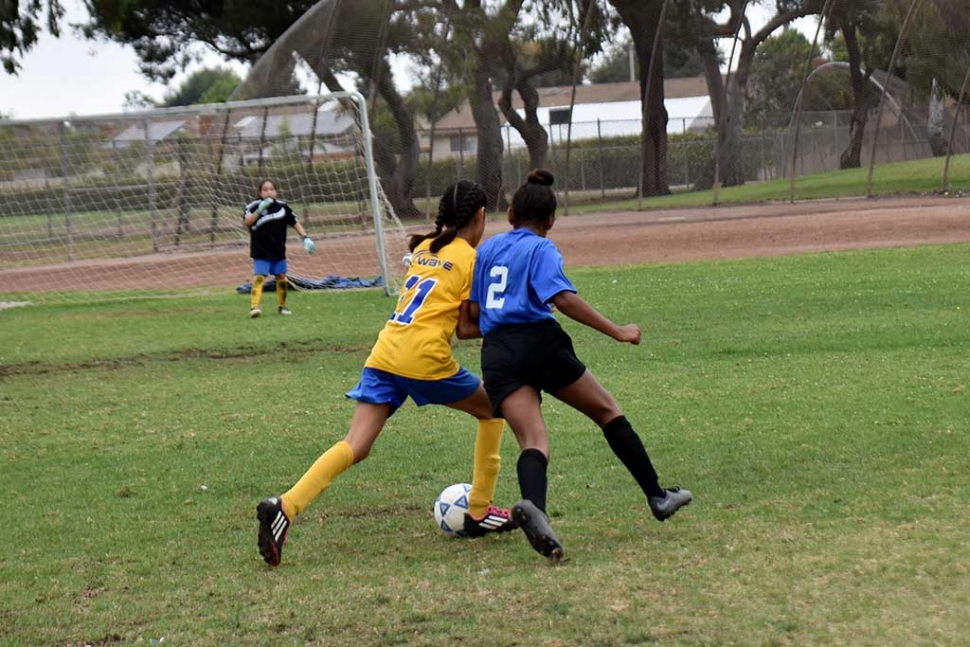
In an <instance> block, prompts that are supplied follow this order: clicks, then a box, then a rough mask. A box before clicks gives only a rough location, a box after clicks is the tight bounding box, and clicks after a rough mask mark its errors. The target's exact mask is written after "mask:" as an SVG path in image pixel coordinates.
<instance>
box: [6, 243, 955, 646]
mask: <svg viewBox="0 0 970 647" xmlns="http://www.w3.org/2000/svg"><path fill="white" fill-rule="evenodd" d="M968 253H970V246H968V245H952V246H926V247H917V248H900V249H888V250H875V251H859V252H852V253H839V254H835V253H832V254H816V255H806V256H787V257H778V258H773V259H761V260H740V261H722V262H713V263H691V264H679V265H652V266H641V267H624V268H601V269H588V270H578V269H577V270H574V271H572V272H571V276H572V278H573V279H574V280H575V282H576V283H577V285H578V287H579V289H580V291H581V293H582V294H583V295H585V296H586V297H587V298H588V299H589V300H590V301H591V302H593V303H594V304H597V305H598V306H600V308H601V309H602V310H603V311H604V313H606V314H607V315H609V316H610V317H612V318H614V319H616V320H618V321H621V322H628V321H635V322H638V323H639V324H640V325H641V326H642V327H643V330H644V343H643V344H642V345H641V346H638V347H632V346H628V345H619V344H616V343H615V342H611V341H610V340H608V339H606V338H605V337H603V336H602V335H598V334H597V333H595V332H592V331H590V330H588V329H585V328H582V327H580V326H578V325H575V324H573V323H571V322H568V321H567V322H565V324H564V325H566V326H567V328H568V330H569V331H570V332H571V333H572V334H573V337H574V340H575V342H576V346H577V349H578V352H579V354H580V356H581V357H582V358H583V359H585V360H586V362H587V363H588V364H589V366H590V368H591V370H593V372H594V373H595V374H596V375H597V376H598V378H599V379H600V380H601V381H602V382H603V383H604V384H605V385H606V387H607V388H608V389H610V390H611V391H612V392H613V393H614V394H615V396H616V398H617V400H618V401H619V403H620V404H621V406H622V407H623V409H624V412H625V414H626V415H627V416H628V418H630V420H631V421H632V422H633V424H634V426H635V427H636V428H637V429H638V431H639V432H640V433H641V435H642V436H643V437H644V439H645V441H646V443H647V446H648V448H649V449H650V452H651V455H652V457H653V459H654V461H655V463H656V465H657V468H658V470H659V472H660V474H661V477H662V478H663V480H664V482H666V483H667V484H680V485H683V486H685V487H689V488H690V489H692V490H693V491H694V493H695V496H696V500H695V503H694V504H692V505H691V506H689V507H688V508H686V509H684V510H683V511H682V512H681V513H679V514H678V515H677V516H676V517H675V518H674V519H672V520H670V521H668V522H667V523H664V524H659V523H657V522H656V521H654V520H653V519H652V518H650V516H649V514H648V513H647V511H646V506H645V504H644V500H643V497H642V495H641V494H640V493H639V491H638V490H637V488H636V487H635V485H634V484H633V482H632V479H630V477H629V475H628V474H627V473H626V472H625V470H624V469H623V468H622V467H621V466H620V465H619V464H618V462H617V461H616V459H615V458H614V457H613V456H612V454H611V453H610V452H609V449H608V447H607V444H606V443H605V442H604V441H603V439H602V437H601V435H600V433H599V432H598V431H597V430H596V429H595V428H594V427H593V425H592V424H591V423H589V422H588V421H586V420H585V419H583V418H581V417H580V416H579V415H577V414H576V413H575V412H573V411H571V410H568V409H567V408H566V407H564V406H562V405H561V404H559V403H558V402H555V401H554V400H553V399H552V398H547V399H546V403H545V414H546V420H547V422H548V424H549V426H550V429H551V433H552V443H553V457H552V463H551V465H550V471H549V476H550V493H549V495H550V512H551V514H552V517H553V523H554V525H555V527H556V528H557V530H558V531H559V533H560V538H561V539H562V541H563V543H564V545H565V548H566V551H567V555H568V557H569V560H568V561H567V562H566V563H564V564H562V565H561V566H559V567H550V566H548V565H547V564H545V563H544V561H543V560H542V559H541V558H539V557H538V556H537V555H536V554H535V553H534V552H533V551H532V550H531V548H530V547H529V546H528V544H527V542H526V541H525V540H524V538H523V537H522V536H521V534H519V533H513V534H512V535H508V536H503V537H497V538H486V539H485V540H476V541H462V540H449V539H447V538H446V537H444V536H443V535H442V534H441V533H440V532H438V531H437V529H436V528H435V527H434V524H433V521H432V518H431V511H430V506H431V502H432V501H433V499H434V497H435V495H436V494H437V493H438V491H440V490H441V489H442V488H443V487H444V486H446V485H448V484H449V483H453V482H457V481H466V480H468V479H469V478H470V468H471V465H470V460H471V452H472V441H473V437H474V434H473V431H474V424H473V423H472V422H471V421H470V420H469V419H466V418H465V417H462V416H461V415H460V414H456V413H454V412H451V411H449V410H446V409H443V408H425V409H421V410H419V409H417V408H416V407H414V406H413V405H411V404H409V405H406V406H405V407H404V408H403V409H402V410H401V411H400V413H398V414H397V415H395V417H394V418H393V419H392V420H391V422H390V424H389V425H388V428H387V430H386V431H385V433H384V435H383V436H382V437H381V438H380V440H379V441H378V443H377V445H376V447H375V451H374V453H373V454H372V456H371V457H370V458H369V459H368V460H367V461H365V462H364V463H362V464H361V465H358V466H356V467H355V468H353V469H351V470H350V471H349V472H347V473H346V474H344V475H343V476H341V477H340V478H339V479H338V480H337V481H336V483H335V484H334V486H333V487H332V488H331V489H330V490H329V491H328V492H326V493H325V494H324V495H323V496H322V497H321V498H320V499H318V500H317V501H315V502H314V504H313V505H312V506H311V507H310V508H309V509H308V510H307V511H306V512H305V513H304V515H302V516H301V517H300V519H299V520H298V521H297V523H296V525H295V526H294V529H293V530H292V532H291V534H290V543H289V545H288V546H287V549H286V551H285V553H284V562H283V565H282V566H281V567H280V568H279V569H276V570H268V569H267V568H266V567H265V566H264V564H263V563H262V561H261V559H260V558H259V556H258V554H257V552H256V547H255V531H256V525H255V519H254V506H255V504H256V502H257V501H258V500H259V499H260V498H262V497H264V496H267V495H269V494H274V493H278V492H280V491H282V490H284V489H285V488H287V487H289V485H291V484H292V483H293V482H294V481H295V480H296V479H297V478H298V477H299V476H300V475H301V474H302V473H303V471H304V470H305V469H306V468H307V467H308V466H309V465H310V463H311V462H312V461H313V460H314V459H315V458H316V457H317V455H318V454H319V453H320V452H321V451H322V450H324V449H326V448H327V447H328V446H329V445H330V444H332V443H333V442H335V441H336V440H338V439H340V438H341V437H342V436H343V435H344V433H345V432H346V427H347V423H348V421H349V417H350V413H351V410H352V405H351V404H350V403H348V402H347V401H346V400H345V399H344V398H343V392H344V391H345V390H346V389H348V388H349V387H351V386H352V385H353V384H354V382H355V380H356V378H357V376H358V374H359V370H360V365H361V363H362V362H363V360H364V358H365V357H366V354H367V352H368V350H369V348H370V345H371V343H372V342H373V338H374V336H375V335H376V333H377V331H378V330H379V328H380V326H381V325H382V323H383V321H384V319H385V318H386V316H387V313H388V312H389V309H390V307H391V305H392V302H391V300H390V299H387V298H386V297H383V296H381V295H380V294H379V293H378V292H376V291H361V292H354V293H335V294H306V293H302V294H296V295H294V298H293V304H292V305H293V308H294V310H295V312H296V314H295V315H294V316H293V317H289V318H283V317H263V318H260V319H257V320H249V319H248V318H247V317H246V310H247V306H248V303H247V301H246V297H244V296H240V295H220V294H208V295H206V296H204V297H200V296H199V295H195V296H193V298H182V299H175V298H155V299H152V298H146V299H140V300H138V301H133V302H131V303H124V302H117V301H112V302H109V303H85V304H75V305H68V304H51V305H40V306H31V307H26V308H16V309H11V310H5V311H0V326H2V329H3V331H4V333H3V335H0V407H2V411H3V416H2V418H0V488H2V491H3V493H4V496H3V498H2V502H0V515H2V517H3V519H4V524H3V539H4V546H5V549H6V550H4V551H3V553H2V555H0V644H2V645H83V644H99V645H101V644H115V643H138V642H143V643H145V644H149V642H150V641H152V640H155V641H158V640H160V639H161V638H163V637H164V639H165V641H164V643H163V644H172V645H269V644H283V645H304V644H319V645H328V646H329V645H338V646H339V645H347V646H357V645H375V646H376V645H394V644H407V645H428V646H445V645H448V646H451V645H459V644H460V645H508V646H511V645H522V646H524V645H550V646H551V645H584V646H600V645H602V646H613V645H676V646H685V647H686V646H696V645H711V646H715V645H732V644H733V645H880V646H886V645H900V646H902V645H906V646H909V645H924V644H934V645H961V644H965V641H966V636H968V635H970V616H968V614H967V613H966V609H967V608H968V607H970V560H968V552H967V543H966V542H967V537H968V533H970V521H968V519H970V514H968V513H970V472H968V470H967V469H966V457H967V456H968V455H970V416H968V412H970V402H968V399H967V398H968V397H970V392H968V391H967V387H968V379H970V378H968V373H967V367H968V366H970V336H968V334H967V331H968V330H970V296H968V295H970V289H968V288H970V265H968V264H967V262H966V261H967V257H968ZM478 348H479V345H478V343H477V342H463V343H461V344H460V345H459V346H458V351H457V352H458V353H459V356H460V358H461V360H462V362H463V363H464V364H465V365H466V366H468V367H470V368H472V369H473V370H476V371H477V370H478V355H477V353H478ZM516 456H517V451H516V448H515V443H514V440H513V439H512V437H511V434H506V438H505V440H504V445H503V457H504V466H503V470H502V474H501V476H500V481H499V487H498V493H497V499H498V500H497V502H498V503H500V504H506V505H507V504H509V503H511V502H512V501H513V500H514V499H515V498H516V496H517V485H516V481H515V460H516ZM203 486H204V487H203Z"/></svg>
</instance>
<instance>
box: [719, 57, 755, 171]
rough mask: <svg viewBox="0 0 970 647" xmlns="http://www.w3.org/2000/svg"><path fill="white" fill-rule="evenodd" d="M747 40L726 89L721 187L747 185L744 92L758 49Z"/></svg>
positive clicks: (721, 142) (720, 160)
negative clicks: (743, 157)
mask: <svg viewBox="0 0 970 647" xmlns="http://www.w3.org/2000/svg"><path fill="white" fill-rule="evenodd" d="M748 42H749V41H745V43H744V45H742V47H741V54H740V56H739V57H738V68H737V69H736V70H735V71H734V74H733V75H731V80H730V81H731V82H730V83H729V84H728V90H727V106H726V112H725V115H724V130H723V131H722V132H721V133H720V137H719V140H720V141H719V145H718V151H717V156H718V173H719V179H720V181H721V186H740V185H742V184H744V180H745V177H744V165H743V164H742V156H741V153H742V150H741V148H742V145H743V139H742V138H743V135H744V130H743V128H744V108H745V100H746V98H747V97H746V96H745V90H746V89H747V87H748V77H749V76H750V74H751V63H752V62H753V61H754V52H755V46H753V45H752V46H748Z"/></svg>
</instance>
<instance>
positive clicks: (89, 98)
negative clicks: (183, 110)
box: [0, 0, 247, 119]
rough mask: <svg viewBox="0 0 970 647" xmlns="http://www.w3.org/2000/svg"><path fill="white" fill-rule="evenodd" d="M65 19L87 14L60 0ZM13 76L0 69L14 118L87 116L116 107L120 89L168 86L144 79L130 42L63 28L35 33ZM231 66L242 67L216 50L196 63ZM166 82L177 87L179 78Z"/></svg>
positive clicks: (153, 92) (3, 105) (5, 105)
mask: <svg viewBox="0 0 970 647" xmlns="http://www.w3.org/2000/svg"><path fill="white" fill-rule="evenodd" d="M64 7H65V9H66V10H67V15H66V18H67V20H66V22H82V21H83V20H84V18H85V17H86V15H87V13H86V11H85V10H84V8H83V5H81V3H80V2H78V1H77V0H65V2H64ZM21 63H22V66H23V67H22V68H21V70H20V73H19V75H18V76H10V75H8V74H7V73H6V72H5V71H3V70H2V69H0V112H2V113H4V114H10V113H13V117H14V118H15V119H40V118H48V117H62V116H67V115H70V114H76V115H93V114H108V113H116V112H121V111H122V106H123V105H124V102H125V93H126V92H130V91H132V90H139V91H141V92H144V93H145V94H147V95H149V96H151V97H154V98H155V99H158V100H160V99H161V98H162V97H163V96H164V94H165V91H166V90H167V89H168V86H166V85H162V84H159V83H150V82H149V81H148V80H146V79H145V77H143V76H142V75H141V74H139V73H138V57H137V56H136V55H135V51H134V50H133V49H132V48H130V47H122V46H121V45H118V44H116V43H108V42H100V41H88V40H85V39H83V38H80V37H77V36H75V35H74V33H73V32H72V30H71V29H70V28H69V27H65V28H64V29H62V31H61V37H60V38H54V37H52V36H51V35H50V34H48V33H42V34H40V36H39V38H38V42H37V44H36V46H35V47H34V48H33V49H31V50H30V52H28V53H27V55H26V56H24V57H23V59H22V60H21ZM219 65H221V66H223V67H231V68H233V69H234V70H235V71H236V73H237V74H239V75H240V76H244V75H245V72H246V69H247V67H246V66H244V65H241V64H238V63H233V64H230V63H227V62H225V61H223V60H222V59H221V58H220V57H219V56H217V55H216V54H212V55H211V56H209V57H207V58H206V60H205V61H204V62H203V64H200V65H196V66H195V67H194V68H190V69H189V73H191V72H192V71H193V70H194V69H198V68H199V67H206V66H207V67H215V66H219ZM185 77H186V74H180V75H178V76H176V77H175V79H173V81H172V85H173V87H175V88H177V87H178V86H179V84H180V83H181V82H182V81H183V80H184V79H185Z"/></svg>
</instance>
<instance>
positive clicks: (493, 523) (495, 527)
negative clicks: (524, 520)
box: [465, 505, 519, 538]
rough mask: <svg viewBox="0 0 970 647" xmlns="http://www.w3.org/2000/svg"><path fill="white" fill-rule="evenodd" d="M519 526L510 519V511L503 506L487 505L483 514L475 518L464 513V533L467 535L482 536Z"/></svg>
mask: <svg viewBox="0 0 970 647" xmlns="http://www.w3.org/2000/svg"><path fill="white" fill-rule="evenodd" d="M518 527H519V526H518V525H517V524H516V523H515V521H513V520H512V513H511V512H510V511H509V510H506V509H505V508H496V507H495V506H494V505H490V506H488V510H486V511H485V516H483V517H482V518H481V519H476V518H474V517H473V516H471V515H470V514H469V513H467V512H466V513H465V535H466V536H467V537H472V538H474V537H484V536H485V535H487V534H489V533H493V532H510V531H512V530H515V529H516V528H518Z"/></svg>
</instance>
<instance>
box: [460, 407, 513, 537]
mask: <svg viewBox="0 0 970 647" xmlns="http://www.w3.org/2000/svg"><path fill="white" fill-rule="evenodd" d="M504 429H505V421H504V420H502V419H501V418H489V419H486V420H479V421H478V434H477V435H476V436H475V469H474V472H473V475H472V491H471V492H469V493H468V513H469V514H471V516H472V517H474V518H476V519H480V518H481V517H483V516H484V515H485V513H486V512H487V511H488V506H489V504H490V503H491V502H492V498H493V497H494V496H495V485H496V482H497V481H498V471H499V468H500V467H501V466H502V456H501V455H500V454H499V449H500V447H501V446H502V431H503V430H504Z"/></svg>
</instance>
